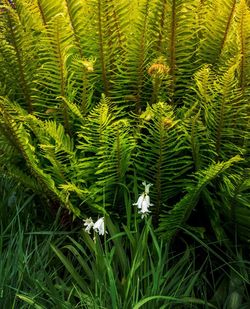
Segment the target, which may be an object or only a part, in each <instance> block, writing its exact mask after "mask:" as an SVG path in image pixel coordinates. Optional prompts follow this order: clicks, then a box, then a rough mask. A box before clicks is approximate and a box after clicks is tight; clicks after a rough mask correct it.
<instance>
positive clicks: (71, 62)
mask: <svg viewBox="0 0 250 309" xmlns="http://www.w3.org/2000/svg"><path fill="white" fill-rule="evenodd" d="M1 3H2V4H1V10H0V29H1V31H0V39H1V46H0V86H1V87H0V170H1V172H2V173H3V172H4V173H5V174H8V175H9V177H12V178H15V179H16V180H17V181H18V182H21V183H23V184H24V185H25V186H26V187H27V188H29V189H31V190H33V192H35V193H39V194H40V195H41V197H42V198H43V200H44V201H45V200H46V201H49V203H51V204H54V203H55V204H60V205H61V206H63V207H65V208H66V209H67V210H68V211H69V212H70V213H71V214H72V215H73V217H74V218H75V217H77V218H80V219H82V218H85V217H86V216H88V215H89V214H94V213H95V214H96V213H105V214H106V215H110V216H111V217H112V216H113V217H114V218H119V219H120V220H121V221H123V222H124V221H126V220H128V221H129V220H130V219H131V218H129V219H126V217H125V215H126V214H127V213H128V204H127V201H128V200H130V201H131V200H132V199H131V196H133V199H137V197H138V196H137V195H138V186H139V183H138V182H141V181H143V180H146V181H148V182H152V183H153V187H152V196H151V199H152V203H153V204H154V206H153V207H152V208H151V209H152V216H153V223H154V225H155V226H156V227H158V223H159V219H160V218H161V221H160V226H159V229H158V231H159V234H160V235H161V236H163V237H166V235H173V234H175V233H176V228H177V226H178V227H179V226H180V225H183V224H188V223H189V224H190V226H191V227H192V226H193V224H192V219H193V212H191V209H194V208H195V209H194V212H195V211H198V212H199V211H202V213H203V216H204V217H205V216H207V217H208V220H207V223H206V224H205V226H204V228H205V232H204V233H205V235H206V236H207V237H209V238H210V237H213V236H212V235H209V230H210V228H211V227H212V229H213V233H214V234H215V236H216V238H217V239H218V240H220V241H222V240H223V239H224V236H225V235H226V233H227V232H226V229H224V227H222V224H221V221H224V220H225V218H226V220H227V221H229V223H230V224H234V222H235V220H236V221H237V226H239V231H240V226H242V227H243V229H244V228H246V231H248V223H246V222H244V219H243V216H241V215H240V214H244V215H246V213H248V211H249V207H248V205H247V202H246V200H247V190H245V189H244V190H243V189H242V188H243V187H244V186H245V185H243V184H245V181H246V178H247V177H246V176H245V175H246V170H247V167H248V165H249V156H248V152H249V142H248V139H247V136H248V134H249V107H248V100H249V50H250V45H249V42H250V41H249V37H250V33H249V31H250V28H249V24H250V11H249V4H248V3H247V2H246V1H245V0H240V1H234V0H232V1H225V0H220V1H215V0H208V1H198V0H192V1H184V0H174V1H168V0H165V1H163V0H162V1H160V0H155V1H148V0H140V1H125V0H120V1H100V0H91V1H85V0H75V1H73V0H65V1H59V0H55V1H45V0H37V1H30V0H16V1H15V5H13V4H11V3H10V2H9V1H2V2H1ZM215 14H216V16H217V18H216V20H214V15H215ZM239 156H240V157H241V160H238V159H237V160H236V161H237V162H236V161H235V162H234V164H232V166H231V163H232V160H233V161H234V160H235V158H239ZM229 163H230V164H229ZM221 166H223V167H227V168H222V170H220V167H221ZM218 173H219V174H220V176H219V177H218V178H216V180H214V178H215V177H217V175H218ZM242 186H243V187H242ZM187 190H188V193H186V191H187ZM189 190H190V191H189ZM242 190H243V191H242ZM239 192H240V193H239ZM241 194H242V195H243V198H241ZM233 201H237V203H234V202H233ZM131 204H132V203H131ZM232 205H235V206H234V207H233V206H232ZM229 209H233V210H231V211H229ZM237 209H239V216H238V215H237V211H238V210H237ZM190 212H191V215H190ZM246 217H249V215H246ZM176 224H177V226H174V225H176ZM193 228H194V230H196V231H197V233H199V229H198V228H196V227H194V226H193ZM165 229H167V230H165ZM243 234H244V233H242V232H239V235H240V236H241V237H242V236H243ZM249 237H250V235H249V233H248V232H247V233H246V234H244V239H249ZM167 238H169V236H168V237H167Z"/></svg>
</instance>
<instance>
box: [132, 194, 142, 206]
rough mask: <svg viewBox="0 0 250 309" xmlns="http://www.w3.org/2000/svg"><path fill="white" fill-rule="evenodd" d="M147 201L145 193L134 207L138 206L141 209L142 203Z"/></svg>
mask: <svg viewBox="0 0 250 309" xmlns="http://www.w3.org/2000/svg"><path fill="white" fill-rule="evenodd" d="M144 199H145V193H144V192H143V193H142V194H141V195H140V196H139V198H138V201H137V202H136V203H134V204H133V205H134V206H137V207H138V208H139V209H141V208H142V203H143V200H144Z"/></svg>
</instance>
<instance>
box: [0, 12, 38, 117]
mask: <svg viewBox="0 0 250 309" xmlns="http://www.w3.org/2000/svg"><path fill="white" fill-rule="evenodd" d="M1 14H3V19H2V20H1V24H2V30H3V33H1V39H2V42H1V43H2V44H1V47H0V67H3V71H4V72H5V71H6V69H7V71H8V73H7V76H6V78H5V82H6V85H7V86H8V87H13V92H12V93H10V95H11V97H12V98H13V99H14V100H16V101H18V102H19V103H20V104H21V105H22V106H23V107H25V108H26V109H27V110H28V111H29V112H32V111H33V109H34V106H33V104H34V102H33V98H32V93H33V91H32V87H33V85H34V84H33V80H34V75H35V69H36V60H35V59H36V58H37V57H36V49H35V48H34V47H35V46H36V42H35V40H34V39H33V35H32V32H31V29H28V30H27V29H26V28H24V27H23V25H22V23H21V21H20V17H19V16H18V14H17V12H16V11H15V10H14V9H12V8H10V7H7V8H5V9H4V12H3V13H1ZM30 57H32V58H33V59H34V61H33V62H31V61H30ZM5 61H6V63H7V66H6V64H5Z"/></svg>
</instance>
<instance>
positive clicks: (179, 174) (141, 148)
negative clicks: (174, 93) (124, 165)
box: [135, 102, 192, 220]
mask: <svg viewBox="0 0 250 309" xmlns="http://www.w3.org/2000/svg"><path fill="white" fill-rule="evenodd" d="M141 118H142V124H141V127H140V129H141V132H140V134H139V136H138V151H137V153H136V154H135V162H136V174H137V175H138V178H139V179H141V180H146V181H148V182H151V183H152V184H153V185H154V186H153V192H152V194H153V202H154V204H155V216H156V220H157V219H158V216H159V214H160V213H161V212H162V211H163V210H164V206H165V207H166V205H168V203H171V201H172V200H173V199H174V198H175V197H177V196H178V195H179V194H181V192H182V190H183V186H185V184H186V182H187V181H188V178H187V177H186V175H187V173H188V171H190V170H192V159H191V149H190V147H189V143H188V140H187V134H186V131H185V129H184V127H183V126H182V125H181V123H180V121H178V120H177V119H176V118H175V116H174V114H173V109H172V108H171V107H170V106H168V105H166V104H164V103H162V102H160V103H157V104H155V105H153V106H152V108H151V107H148V109H147V114H142V115H141ZM142 162H143V164H142Z"/></svg>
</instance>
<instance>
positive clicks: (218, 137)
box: [215, 93, 226, 162]
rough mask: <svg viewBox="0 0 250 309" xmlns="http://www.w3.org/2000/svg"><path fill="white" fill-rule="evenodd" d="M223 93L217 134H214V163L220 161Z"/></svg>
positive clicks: (223, 108)
mask: <svg viewBox="0 0 250 309" xmlns="http://www.w3.org/2000/svg"><path fill="white" fill-rule="evenodd" d="M225 103H226V100H225V93H224V94H223V98H222V103H221V108H220V115H219V117H220V119H219V124H218V128H217V133H216V146H215V148H216V162H218V161H219V159H220V150H221V135H222V130H223V125H224V113H225Z"/></svg>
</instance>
